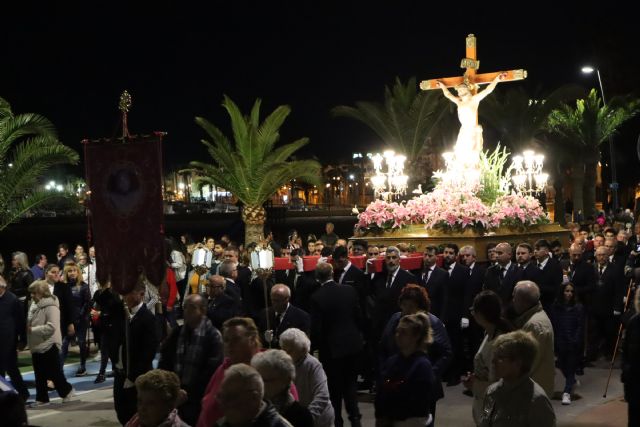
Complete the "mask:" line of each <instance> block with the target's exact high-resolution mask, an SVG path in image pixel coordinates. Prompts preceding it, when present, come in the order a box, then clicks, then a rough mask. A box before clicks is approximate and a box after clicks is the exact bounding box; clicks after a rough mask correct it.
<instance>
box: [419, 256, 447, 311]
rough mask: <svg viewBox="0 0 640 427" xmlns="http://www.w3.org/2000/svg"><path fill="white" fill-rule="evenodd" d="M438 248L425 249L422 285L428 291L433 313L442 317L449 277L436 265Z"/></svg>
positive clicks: (421, 276)
mask: <svg viewBox="0 0 640 427" xmlns="http://www.w3.org/2000/svg"><path fill="white" fill-rule="evenodd" d="M437 254H438V248H436V247H435V246H433V245H429V246H427V247H426V248H425V249H424V256H423V258H422V261H423V267H422V274H421V275H420V285H421V286H423V287H424V288H426V289H427V292H428V293H429V300H431V309H430V310H429V311H430V312H431V313H433V314H434V315H436V316H437V317H441V316H442V310H443V309H444V293H445V288H446V286H447V280H448V279H449V275H448V274H447V272H446V270H444V269H442V268H440V267H438V266H437V265H436V260H437Z"/></svg>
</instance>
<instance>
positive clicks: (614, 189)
mask: <svg viewBox="0 0 640 427" xmlns="http://www.w3.org/2000/svg"><path fill="white" fill-rule="evenodd" d="M594 71H595V72H596V74H597V75H598V83H600V95H602V104H603V105H604V106H606V105H607V100H606V98H605V96H604V88H603V86H602V78H601V77H600V70H599V69H598V68H594V67H592V66H589V65H587V66H584V67H582V72H583V73H585V74H591V73H593V72H594ZM609 157H610V158H611V184H610V188H611V202H612V204H613V210H614V212H615V211H616V210H617V209H618V178H617V173H616V158H615V154H614V152H613V138H612V137H611V136H610V137H609Z"/></svg>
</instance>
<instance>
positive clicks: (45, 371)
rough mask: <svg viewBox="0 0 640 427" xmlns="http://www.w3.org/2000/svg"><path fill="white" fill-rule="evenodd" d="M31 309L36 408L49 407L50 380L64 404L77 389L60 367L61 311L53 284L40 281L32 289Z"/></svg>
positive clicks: (29, 329) (29, 340) (29, 321)
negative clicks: (50, 286)
mask: <svg viewBox="0 0 640 427" xmlns="http://www.w3.org/2000/svg"><path fill="white" fill-rule="evenodd" d="M29 293H30V294H31V301H32V302H31V307H30V308H29V316H28V318H27V343H28V345H29V350H30V351H31V357H32V359H33V372H34V374H35V377H36V402H35V403H34V406H38V405H46V404H48V403H49V393H48V390H47V379H51V380H52V381H53V383H54V384H55V387H56V390H57V392H58V394H59V395H60V397H62V401H63V402H67V401H69V400H70V399H71V397H73V394H74V392H73V388H72V387H71V384H69V383H68V382H67V379H66V378H65V377H64V372H63V371H62V367H61V366H60V347H61V346H62V335H61V334H60V309H59V308H58V299H57V298H56V297H55V296H53V295H52V294H51V291H50V290H49V284H48V283H47V282H46V281H44V280H36V281H35V282H33V283H32V284H31V285H29Z"/></svg>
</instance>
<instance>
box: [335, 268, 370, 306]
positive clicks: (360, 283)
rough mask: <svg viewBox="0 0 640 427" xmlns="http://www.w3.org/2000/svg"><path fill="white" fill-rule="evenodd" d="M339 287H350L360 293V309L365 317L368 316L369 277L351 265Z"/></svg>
mask: <svg viewBox="0 0 640 427" xmlns="http://www.w3.org/2000/svg"><path fill="white" fill-rule="evenodd" d="M338 284H339V285H349V286H351V287H353V288H354V289H355V290H356V292H357V293H358V299H359V303H360V308H361V309H362V310H363V316H366V314H365V311H366V306H367V295H368V294H369V276H368V275H367V274H365V273H364V271H362V270H360V269H359V268H358V267H356V266H355V265H353V264H351V266H350V267H349V269H348V270H347V272H346V273H345V274H344V276H342V281H340V282H339V283H338Z"/></svg>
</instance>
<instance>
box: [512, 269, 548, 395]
mask: <svg viewBox="0 0 640 427" xmlns="http://www.w3.org/2000/svg"><path fill="white" fill-rule="evenodd" d="M513 308H514V310H515V313H516V315H517V317H516V318H515V319H514V325H515V326H516V327H517V328H518V329H522V330H523V331H525V332H531V334H532V335H533V337H534V338H535V339H536V341H537V342H538V354H537V356H536V360H535V362H534V363H533V367H532V369H531V379H533V380H534V381H535V382H536V383H538V384H539V385H540V387H542V388H543V389H544V391H545V393H547V397H549V398H551V397H552V396H553V382H554V379H555V375H556V367H555V355H554V348H553V326H552V325H551V320H549V317H548V316H547V314H546V313H545V312H544V310H543V309H542V304H541V303H540V289H539V288H538V285H536V284H535V283H533V282H532V281H530V280H523V281H520V282H518V283H516V286H515V287H514V288H513Z"/></svg>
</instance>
